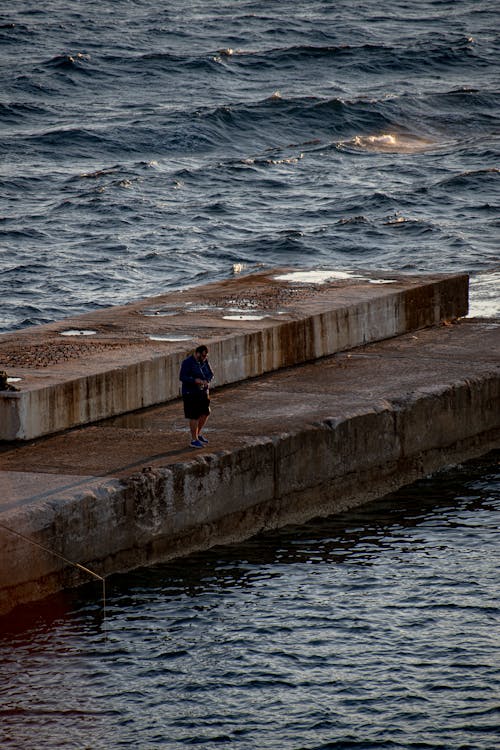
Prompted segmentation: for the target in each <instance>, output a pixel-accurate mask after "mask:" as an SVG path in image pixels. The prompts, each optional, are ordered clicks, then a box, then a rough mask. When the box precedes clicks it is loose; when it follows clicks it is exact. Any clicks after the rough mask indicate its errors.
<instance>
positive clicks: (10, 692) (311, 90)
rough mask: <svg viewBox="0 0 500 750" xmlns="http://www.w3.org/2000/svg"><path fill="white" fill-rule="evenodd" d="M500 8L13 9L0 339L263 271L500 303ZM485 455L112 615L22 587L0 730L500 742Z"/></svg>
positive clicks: (182, 740) (485, 746)
mask: <svg viewBox="0 0 500 750" xmlns="http://www.w3.org/2000/svg"><path fill="white" fill-rule="evenodd" d="M498 25H499V24H498V9H497V5H496V3H495V2H493V1H490V0H488V1H486V0H484V1H482V0H461V1H460V2H444V1H442V0H434V1H432V2H431V1H430V0H429V1H424V2H418V3H413V4H410V3H407V2H403V0H399V1H398V0H388V1H387V2H385V3H380V2H374V1H373V0H366V1H364V2H359V3H355V2H352V1H351V2H344V1H343V0H338V1H337V2H328V1H327V0H312V1H311V2H307V3H304V2H300V3H299V2H296V1H294V2H291V1H290V0H288V1H287V0H282V1H280V2H277V1H274V2H273V1H272V0H270V1H267V2H263V1H260V2H258V1H256V0H254V1H251V0H248V1H247V0H238V1H235V2H228V1H227V0H226V1H224V0H219V1H218V2H216V1H214V2H201V0H199V1H198V2H194V1H191V2H190V1H189V0H185V1H183V2H181V1H180V0H172V1H171V2H169V3H162V2H151V0H129V1H126V0H123V2H111V0H100V2H94V1H93V0H84V1H83V2H79V3H68V2H62V0H47V2H44V3H35V2H34V1H33V0H19V2H15V3H2V4H0V45H1V58H0V80H1V87H0V154H1V155H2V157H1V162H0V194H1V205H0V301H1V306H0V331H12V330H16V329H19V328H24V327H26V326H29V325H34V324H38V323H43V322H47V321H52V320H56V319H61V318H63V317H65V316H68V315H74V314H78V313H81V312H85V311H89V310H93V309H96V308H99V307H104V306H108V305H110V304H118V303H124V302H127V301H130V300H132V299H138V298H141V297H143V296H146V295H154V294H159V293H162V292H165V291H168V290H169V289H178V288H182V287H185V286H188V285H193V284H201V283H205V282H208V281H213V280H217V279H222V278H227V277H229V276H231V275H233V274H241V273H245V272H248V271H252V270H258V269H260V268H269V267H275V266H285V267H290V266H296V267H300V268H302V269H304V271H305V272H309V271H312V270H314V271H315V272H319V273H323V272H324V273H328V274H332V273H336V274H355V273H357V272H360V271H364V270H377V271H388V272H389V274H390V272H391V271H392V272H398V271H402V272H410V273H418V272H455V271H458V272H462V271H466V272H468V273H470V275H471V310H472V312H473V314H476V315H486V316H495V315H496V316H498V315H499V314H500V303H499V294H498V289H499V286H500V265H499V249H498V229H499V218H498V196H499V187H498V186H499V177H500V174H499V167H498V153H499V142H500V116H499V110H498V89H499V87H498V81H499V80H500V75H499V64H498V61H499V59H500V41H499V30H498ZM387 278H390V275H388V276H387ZM200 304H203V300H200ZM497 459H498V456H497V455H494V456H490V458H489V459H488V460H487V461H483V462H478V463H477V464H474V465H473V466H471V465H468V466H466V467H463V468H462V469H460V470H458V471H457V472H456V473H454V474H445V475H443V476H440V477H439V478H437V479H435V480H432V481H431V482H430V484H428V483H425V482H424V483H420V484H418V485H415V487H413V488H410V489H409V490H407V491H405V492H403V493H402V494H401V495H397V496H394V497H392V498H390V499H389V500H384V501H381V503H379V504H375V505H372V506H368V507H367V508H366V509H360V510H359V511H356V512H353V513H349V514H344V515H342V516H339V517H336V518H333V519H328V520H325V521H320V522H315V523H313V524H309V525H307V526H306V527H303V528H299V529H295V528H294V529H291V530H286V531H284V532H282V533H280V534H276V535H271V536H270V537H269V536H268V537H265V538H259V539H256V540H253V541H251V542H249V543H248V544H246V545H240V546H237V547H235V548H232V549H223V550H217V551H214V552H211V553H207V554H204V555H197V556H194V557H192V558H189V559H188V560H184V561H179V562H176V563H172V564H170V565H167V566H159V567H157V568H154V569H152V570H146V571H141V572H138V573H136V574H133V575H129V576H123V577H117V578H114V579H112V580H111V581H109V582H108V588H109V591H108V606H107V613H106V617H105V621H104V623H103V618H102V606H101V599H100V592H99V590H98V589H95V588H93V587H90V589H89V590H86V591H85V592H84V593H82V595H81V596H80V594H79V595H78V597H77V598H73V595H61V596H60V597H55V598H51V599H50V600H47V602H45V603H39V604H36V605H34V607H27V608H23V609H22V612H20V613H19V612H18V613H17V614H16V618H15V621H14V622H13V621H12V620H10V619H8V620H6V621H4V622H3V626H2V631H3V633H4V636H3V638H2V641H1V645H0V648H1V656H2V680H1V683H0V694H1V704H0V712H1V724H0V745H1V746H2V747H8V748H30V750H31V748H33V749H34V748H38V747H39V748H59V747H61V748H65V747H68V748H69V747H74V748H92V750H94V748H99V749H100V748H109V747H134V748H141V749H142V748H150V747H151V748H152V747H165V748H180V747H186V746H191V745H202V746H205V747H209V748H219V747H221V746H227V745H232V746H234V747H235V748H237V749H238V750H239V749H240V748H252V749H253V748H261V747H266V748H277V749H280V750H281V749H282V748H284V749H288V748H290V750H291V749H292V748H293V750H298V749H299V748H307V749H308V750H309V749H311V750H312V748H318V749H319V748H323V749H326V748H350V747H355V748H370V749H371V748H382V747H383V748H386V747H387V748H402V749H403V748H410V747H421V748H459V747H461V748H481V750H490V749H491V748H494V747H496V746H498V744H499V742H500V741H499V738H498V734H497V727H498V723H499V717H498V713H496V711H497V704H496V703H495V700H496V699H495V691H496V695H497V696H498V672H497V671H496V670H497V669H498V650H497V649H498V641H497V640H496V639H497V631H498V604H497V599H496V598H495V594H496V592H495V579H496V577H497V570H498V567H495V566H498V558H497V557H496V555H497V547H496V546H495V545H496V544H498V532H497V528H498V517H499V516H498V513H499V509H500V508H499V504H498V503H499V501H498V494H499V488H500V479H499V476H498V470H497V468H496V467H497ZM429 481H430V480H429ZM104 625H105V628H104ZM105 633H106V634H107V635H105Z"/></svg>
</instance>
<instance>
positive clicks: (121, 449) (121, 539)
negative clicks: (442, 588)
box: [0, 277, 500, 613]
mask: <svg viewBox="0 0 500 750" xmlns="http://www.w3.org/2000/svg"><path fill="white" fill-rule="evenodd" d="M462 278H463V277H451V279H450V280H449V281H450V284H451V289H453V290H455V291H454V292H453V294H452V293H451V291H450V289H448V291H446V280H445V279H443V278H441V279H439V280H438V279H434V280H433V281H431V282H429V280H428V279H427V280H424V281H423V287H424V288H425V287H426V286H427V285H428V284H429V283H430V284H431V285H436V284H438V286H440V288H441V291H440V292H439V294H438V295H437V298H438V299H441V300H444V299H446V298H448V299H449V298H450V297H453V296H454V295H456V294H457V291H456V290H457V287H458V288H459V289H463V282H462V281H461V279H462ZM457 279H458V280H457ZM416 282H417V280H416V279H415V277H414V279H413V280H412V283H413V284H415V286H410V287H409V289H411V290H412V292H413V294H414V295H415V296H416V297H418V296H419V293H418V292H417V291H416V290H417V288H418V284H417V283H416ZM394 283H396V282H394ZM398 283H399V284H402V283H403V282H401V281H399V282H398ZM404 283H406V282H404ZM339 288H340V289H341V291H342V293H343V294H344V293H345V294H346V295H348V293H349V289H350V287H349V286H342V285H341V286H340V287H339ZM366 288H367V289H368V290H369V294H372V293H373V292H372V290H376V293H374V300H375V299H376V300H378V301H377V302H375V301H373V305H374V309H378V310H379V311H380V309H381V307H380V305H382V309H387V308H386V307H385V305H386V304H389V306H390V307H391V308H392V309H393V308H394V302H390V303H389V300H390V299H391V295H390V292H389V289H390V285H385V284H380V285H376V284H371V285H369V286H368V284H367V287H366ZM433 289H434V290H433V291H432V293H431V292H430V291H428V296H427V300H429V299H436V291H435V287H433ZM355 290H356V287H355V285H353V286H352V288H351V289H350V291H351V292H353V294H354V295H356V294H357V292H356V291H355ZM393 291H394V290H393ZM367 293H368V292H367ZM401 293H402V292H401V289H400V290H399V294H401ZM424 296H425V293H424ZM403 297H404V295H403ZM459 300H460V301H459V302H455V307H454V309H455V310H456V309H457V308H458V306H460V309H461V310H464V309H466V300H465V303H464V300H463V297H462V293H461V294H459ZM365 302H366V300H365ZM331 303H332V300H330V304H331ZM310 304H311V306H312V308H313V309H317V308H315V305H316V302H315V300H314V295H311V299H310ZM446 305H448V307H446ZM346 307H349V306H348V305H346V304H344V306H343V307H342V309H346ZM445 308H446V315H445V316H443V319H444V320H443V322H441V324H437V325H432V324H430V325H431V326H432V327H428V328H425V329H422V328H420V323H421V321H422V320H424V319H425V318H426V316H425V315H424V314H423V315H422V316H419V317H418V318H417V317H415V318H414V319H413V320H414V323H416V325H413V326H408V319H409V317H408V316H407V318H406V320H407V324H406V325H407V329H408V328H409V330H408V332H406V333H401V335H397V336H396V337H394V336H392V337H391V338H389V339H387V340H380V341H378V342H376V343H369V344H365V345H363V346H359V345H358V346H356V345H355V347H356V348H352V349H348V348H347V347H342V349H343V351H337V352H336V353H334V354H330V355H329V356H327V357H323V358H321V359H315V360H313V361H312V362H309V363H307V364H293V366H288V367H285V368H282V369H279V370H277V371H274V372H268V373H267V374H263V375H260V377H257V378H253V379H251V380H241V382H237V383H234V384H232V385H227V386H225V387H221V388H220V389H216V390H215V392H214V393H213V414H212V417H211V419H210V422H209V426H208V430H207V433H206V434H207V435H208V437H209V439H210V443H209V445H208V446H207V448H204V449H201V450H198V451H194V450H193V449H191V448H189V447H188V440H189V439H188V433H187V429H186V423H185V420H184V419H183V416H182V406H181V403H180V402H179V401H172V402H170V403H165V404H162V405H159V406H155V407H151V408H147V409H142V410H140V411H136V412H134V413H129V414H124V415H122V416H117V417H114V418H111V419H108V420H106V421H102V422H100V423H99V424H93V425H89V426H86V427H79V428H76V429H72V430H71V431H67V432H65V433H62V434H54V435H52V436H49V437H44V438H39V439H37V440H35V441H32V442H30V443H25V444H23V443H9V442H4V443H3V444H0V550H1V551H0V613H5V612H8V611H9V610H10V609H12V608H13V607H14V606H15V605H16V604H18V603H21V602H25V601H30V600H33V599H36V598H40V597H42V596H44V595H46V594H48V593H51V592H54V591H57V590H60V589H62V588H64V587H67V586H74V585H78V584H79V583H82V582H84V581H87V580H89V577H88V576H87V575H86V574H85V573H84V572H83V571H81V570H78V569H76V568H74V567H73V566H71V565H68V564H66V563H64V562H63V561H62V560H61V559H59V558H57V557H55V556H53V555H51V554H49V553H48V552H46V551H44V550H43V549H41V548H40V547H33V546H32V545H31V544H29V543H28V542H27V541H25V539H24V538H21V537H20V536H17V535H16V534H14V533H12V532H13V531H16V532H17V533H18V534H22V535H23V537H27V538H29V539H32V540H33V541H35V542H37V543H39V544H41V545H43V546H44V547H47V548H48V549H51V550H54V551H56V552H57V553H58V554H60V555H62V556H64V557H65V558H67V559H69V560H72V561H74V562H78V563H80V564H82V565H85V566H87V567H88V568H90V569H92V570H94V571H95V572H96V573H98V574H99V575H103V576H105V575H109V574H111V573H113V572H117V571H124V570H128V569H132V568H134V567H137V566H140V565H147V564H150V563H154V562H158V561H161V560H166V559H169V558H173V557H176V556H180V555H185V554H188V553H189V552H191V551H194V550H198V549H206V548H208V547H210V546H213V545H215V544H218V543H223V542H233V541H237V540H240V539H243V538H246V537H248V536H250V535H252V534H255V533H257V532H259V531H261V530H264V529H272V528H278V527H280V526H283V525H284V524H287V523H295V522H303V521H305V520H307V519H310V518H312V517H314V516H317V515H328V514H330V513H334V512H336V511H340V510H344V509H346V508H349V507H352V506H354V505H358V504H360V503H363V502H366V501H368V500H371V499H374V498H376V497H379V496H381V495H383V494H385V493H387V492H390V491H393V490H395V489H397V488H398V487H401V486H402V485H404V484H406V483H409V482H412V481H414V480H416V479H418V478H420V477H422V476H425V475H427V474H429V473H431V472H434V471H436V470H438V469H440V468H443V467H445V466H450V465H454V464H457V463H459V462H461V461H463V460H465V459H468V458H472V457H474V456H478V455H481V454H483V453H486V452H487V451H489V450H491V449H493V448H495V447H498V445H499V437H500V358H499V353H500V351H499V350H500V346H499V344H500V321H491V320H490V321H480V320H463V319H462V320H459V321H454V322H453V323H452V322H450V320H449V319H448V318H456V317H458V316H457V315H454V314H453V311H452V310H451V312H450V309H451V308H450V303H449V302H448V303H446V304H445V303H444V302H443V303H442V307H441V308H440V309H441V312H442V311H443V310H444V309H445ZM322 314H324V313H322ZM363 314H364V315H368V316H369V317H370V311H369V310H368V311H367V309H366V307H365V308H364V313H363ZM360 315H361V312H358V313H357V317H358V318H359V316H360ZM432 315H433V318H434V319H433V322H435V318H436V315H437V312H436V309H435V310H434V312H433V313H432ZM459 315H460V313H459ZM347 319H349V316H347ZM370 319H371V320H372V321H373V323H372V326H371V328H370V330H375V329H376V324H375V320H376V315H375V314H373V315H372V317H371V318H370ZM247 322H248V321H240V324H242V327H244V326H245V325H246V323H247ZM253 323H254V324H255V321H253ZM362 328H363V326H362V324H361V323H359V322H358V330H361V329H362ZM365 330H366V324H365ZM251 333H252V332H251V331H250V332H249V335H250V334H251ZM232 335H233V336H235V335H236V334H235V332H233V334H232ZM241 335H243V334H241ZM326 338H328V337H326ZM380 338H384V337H382V336H380ZM215 340H218V339H215ZM344 340H345V339H344ZM254 341H255V339H254ZM293 343H294V341H292V342H291V346H292V345H293ZM357 343H358V344H359V343H361V342H359V341H358V342H357ZM292 348H293V347H292ZM299 348H300V347H299ZM211 351H212V347H211ZM301 351H304V349H302V350H301ZM178 355H179V352H177V353H176V356H178ZM289 356H290V355H289ZM211 359H212V360H213V357H211ZM213 364H214V366H215V368H216V369H217V364H216V363H215V362H213ZM221 364H222V363H221ZM235 379H236V378H235Z"/></svg>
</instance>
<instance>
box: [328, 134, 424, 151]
mask: <svg viewBox="0 0 500 750" xmlns="http://www.w3.org/2000/svg"><path fill="white" fill-rule="evenodd" d="M337 145H338V148H339V149H342V150H350V151H375V152H382V153H389V154H413V153H415V152H417V151H426V150H428V149H429V148H433V146H434V143H433V142H432V141H431V140H430V139H428V138H422V137H420V136H417V135H410V134H403V133H380V134H378V135H356V136H354V138H351V139H350V140H348V141H341V142H340V143H338V144H337Z"/></svg>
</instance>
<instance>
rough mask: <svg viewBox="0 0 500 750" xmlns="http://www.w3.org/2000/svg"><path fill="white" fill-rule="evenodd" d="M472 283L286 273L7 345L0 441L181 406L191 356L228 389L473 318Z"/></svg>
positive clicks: (233, 282)
mask: <svg viewBox="0 0 500 750" xmlns="http://www.w3.org/2000/svg"><path fill="white" fill-rule="evenodd" d="M467 309H468V277H467V276H466V275H463V274H461V275H453V276H449V275H432V276H401V275H398V274H396V275H390V276H388V277H387V278H382V277H380V275H379V276H378V277H372V278H370V277H369V276H368V275H363V274H358V275H348V274H341V278H337V277H336V274H335V273H333V272H323V273H322V274H321V273H320V272H316V275H315V276H313V277H312V280H311V277H310V276H309V275H308V272H305V273H303V272H302V273H301V272H298V271H293V270H292V271H290V270H288V271H287V269H281V270H274V271H266V272H262V273H258V274H252V275H249V276H245V277H239V278H236V279H230V280H227V281H223V282H218V283H215V284H208V285H206V286H205V287H198V288H197V289H188V290H184V291H180V292H175V293H171V294H167V295H162V296H160V297H154V298H149V299H146V300H142V301H140V302H135V303H132V304H130V305H126V306H123V307H114V308H109V309H107V310H99V311H97V312H93V313H89V314H87V315H82V316H80V317H78V318H73V319H68V320H64V321H59V322H57V323H51V324H49V325H44V326H35V327H33V328H28V329H24V330H22V331H16V332H15V333H12V334H4V335H2V336H0V369H5V370H6V371H7V372H8V374H9V376H11V378H12V379H15V380H16V383H15V385H16V387H18V388H19V390H18V392H11V391H2V392H0V440H2V441H14V440H31V439H33V438H36V437H38V436H41V435H47V434H51V433H55V432H59V431H62V430H65V429H68V428H70V427H75V426H77V425H83V424H88V423H91V422H96V421H99V420H101V419H104V418H107V417H111V416H114V415H118V414H124V413H126V412H130V411H134V410H137V409H140V408H143V407H146V406H151V405H153V404H159V403H163V402H166V401H168V400H171V399H174V398H176V397H178V395H179V381H178V373H179V368H180V363H181V361H182V359H183V358H184V357H185V356H186V353H187V352H188V351H190V350H192V349H193V348H194V346H195V345H196V344H197V343H199V342H200V341H202V342H204V343H206V344H207V345H208V346H209V348H210V359H211V361H212V363H213V366H214V369H215V370H216V372H217V385H218V386H220V385H224V384H226V383H233V382H237V381H240V380H244V379H246V378H251V377H255V376H258V375H262V374H263V373H266V372H270V371H273V370H276V369H279V368H282V367H288V366H292V365H295V364H300V363H303V362H307V361H311V360H314V359H316V358H318V357H324V356H327V355H330V354H334V353H335V352H338V351H342V350H345V349H349V348H352V347H356V346H359V345H360V344H364V343H368V342H372V341H379V340H381V339H385V338H389V337H392V336H396V335H399V334H402V333H405V332H407V331H410V330H415V329H418V328H423V327H426V326H431V325H434V324H436V323H438V322H440V321H442V320H449V319H453V318H458V317H461V316H464V315H466V314H467Z"/></svg>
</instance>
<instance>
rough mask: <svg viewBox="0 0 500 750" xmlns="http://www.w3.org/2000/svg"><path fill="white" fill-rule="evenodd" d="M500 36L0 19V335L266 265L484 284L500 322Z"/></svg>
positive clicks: (486, 25) (16, 7)
mask: <svg viewBox="0 0 500 750" xmlns="http://www.w3.org/2000/svg"><path fill="white" fill-rule="evenodd" d="M498 26H499V25H498V7H497V3H495V2H494V1H493V0H461V1H460V2H443V0H434V1H430V0H429V1H428V2H419V3H417V4H414V5H413V6H412V5H410V4H408V3H407V2H405V1H403V0H400V1H399V0H389V1H388V2H385V3H384V4H381V3H380V2H379V1H378V0H366V1H365V2H360V3H353V2H352V1H351V0H349V2H347V1H343V0H337V1H336V2H334V3H333V2H327V1H326V0H312V1H311V2H307V3H299V2H297V1H296V0H294V1H291V0H279V2H278V1H274V2H273V1H272V0H271V1H270V2H269V1H266V2H262V1H258V0H253V1H252V0H248V1H245V0H239V1H236V2H228V0H215V1H214V2H201V1H199V2H196V1H191V2H187V1H185V0H182V1H181V0H173V1H172V2H169V3H161V2H153V1H152V0H134V2H121V3H117V2H109V0H108V1H106V0H104V1H103V0H85V2H81V3H67V2H62V1H61V0H47V2H44V3H43V4H40V3H36V2H34V0H19V2H15V3H6V2H4V3H1V4H0V44H1V66H0V83H1V85H0V91H1V94H0V123H1V126H0V153H1V154H2V163H1V166H0V195H1V197H2V203H1V209H0V212H1V213H0V300H1V301H2V306H1V318H0V330H10V329H14V328H18V327H24V326H26V325H30V324H33V323H40V322H45V321H49V320H53V319H57V318H61V317H64V316H66V315H68V314H72V313H77V312H82V311H85V310H89V309H92V308H95V307H96V306H101V305H109V304H112V303H119V302H125V301H128V300H130V299H132V298H139V297H142V296H144V295H150V294H156V293H159V292H163V291H165V290H166V289H168V288H171V287H179V286H182V285H186V284H192V283H201V282H204V281H207V280H213V279H217V278H222V277H225V276H228V275H230V274H231V273H232V269H233V267H234V266H236V267H237V268H239V267H241V266H244V267H247V268H255V267H257V266H258V265H259V264H264V265H266V266H268V265H271V266H273V265H290V264H293V265H303V266H311V265H318V264H319V265H322V266H325V267H329V268H331V267H335V268H353V267H355V268H360V267H361V268H379V269H386V268H388V269H398V270H405V271H459V270H460V271H462V270H465V271H469V272H471V273H472V274H473V277H474V281H475V280H476V279H477V281H478V285H479V286H478V295H479V302H480V303H481V302H482V301H484V302H485V305H484V306H483V307H481V304H479V307H478V309H479V310H480V311H481V310H482V311H486V312H488V313H490V314H491V313H493V312H497V313H498V312H499V308H500V303H498V287H499V286H500V266H499V247H498V229H499V219H498V196H499V187H498V186H499V177H500V173H499V163H498V153H499V140H500V117H499V109H498V92H499V85H498V82H499V80H500V72H499V68H500V65H499V62H498V61H499V60H500V42H499V28H498ZM495 291H496V294H495Z"/></svg>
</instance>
